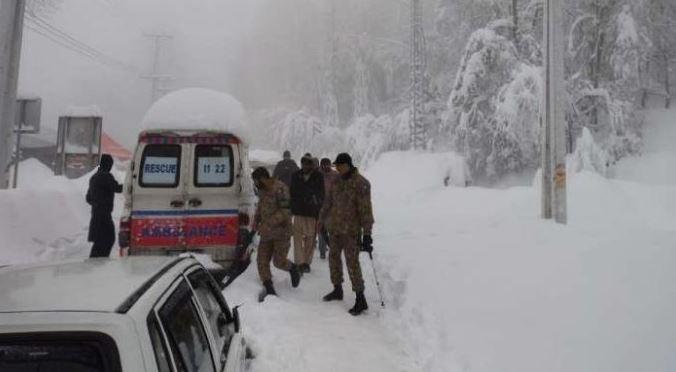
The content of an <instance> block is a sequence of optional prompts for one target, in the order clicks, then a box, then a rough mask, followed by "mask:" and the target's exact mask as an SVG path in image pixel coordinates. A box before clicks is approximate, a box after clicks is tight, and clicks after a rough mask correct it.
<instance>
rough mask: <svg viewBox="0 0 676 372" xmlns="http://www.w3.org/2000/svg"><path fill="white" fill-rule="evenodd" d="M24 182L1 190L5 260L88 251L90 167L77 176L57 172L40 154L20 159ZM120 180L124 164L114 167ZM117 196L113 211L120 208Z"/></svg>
mask: <svg viewBox="0 0 676 372" xmlns="http://www.w3.org/2000/svg"><path fill="white" fill-rule="evenodd" d="M19 169H20V170H19V187H18V188H17V189H14V190H0V241H2V244H1V245H0V265H6V264H17V263H31V262H43V261H51V260H58V259H66V258H73V257H87V256H88V254H89V250H90V248H91V243H89V242H87V229H88V225H89V213H90V207H89V205H88V204H87V203H86V202H85V197H84V196H85V193H86V191H87V187H88V184H89V178H90V177H91V173H90V174H88V175H85V176H83V177H81V178H79V179H76V180H69V179H67V178H65V177H60V176H54V174H53V173H52V171H51V169H49V168H48V167H46V166H45V165H43V164H42V163H40V162H39V161H37V160H35V159H28V160H25V161H23V162H21V165H20V168H19ZM113 174H114V175H115V177H116V178H117V180H118V181H122V180H123V179H124V178H123V177H124V170H121V169H118V168H117V167H116V168H115V169H114V171H113ZM121 202H122V199H121V198H119V197H117V198H116V210H115V214H114V217H115V218H118V217H119V216H117V214H118V213H119V212H120V211H121Z"/></svg>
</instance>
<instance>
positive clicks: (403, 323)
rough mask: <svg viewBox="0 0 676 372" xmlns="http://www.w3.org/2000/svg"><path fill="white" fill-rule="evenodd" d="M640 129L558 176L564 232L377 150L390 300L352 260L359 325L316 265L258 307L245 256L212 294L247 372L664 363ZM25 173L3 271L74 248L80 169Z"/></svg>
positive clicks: (670, 206)
mask: <svg viewBox="0 0 676 372" xmlns="http://www.w3.org/2000/svg"><path fill="white" fill-rule="evenodd" d="M651 122H652V124H651V126H650V127H649V129H648V132H647V134H646V149H645V153H644V155H643V156H641V157H638V158H634V159H626V160H624V161H623V162H621V163H620V164H618V165H617V166H616V167H614V168H613V169H611V171H610V174H611V175H614V177H616V178H617V179H606V178H603V177H601V176H599V175H597V174H594V173H585V172H583V173H579V174H574V175H571V177H570V183H569V202H570V204H569V220H570V223H569V225H568V226H559V225H556V224H554V223H551V222H548V221H543V220H541V219H540V218H539V216H538V211H539V205H538V203H539V195H538V192H537V190H538V188H537V186H535V187H515V188H509V189H505V190H494V189H482V188H473V187H470V188H461V187H444V186H443V181H444V178H445V177H446V176H447V175H449V172H451V173H452V172H454V169H455V168H454V167H446V166H445V167H440V166H439V165H438V164H439V162H438V161H439V159H442V158H443V157H444V156H446V155H444V154H441V155H429V154H415V153H389V154H385V155H383V156H382V157H381V158H380V159H379V160H378V161H376V162H375V163H374V164H373V166H371V167H370V168H369V169H367V170H366V172H365V173H366V175H367V177H369V179H370V180H371V182H372V185H373V195H374V205H375V212H376V220H377V222H376V229H375V237H374V240H375V249H376V253H375V255H376V262H377V269H378V271H379V274H380V276H381V278H380V279H381V282H382V284H383V286H384V290H385V295H386V302H387V306H388V307H387V308H386V309H384V310H383V309H380V308H378V306H377V305H378V300H377V292H376V290H375V287H374V284H373V277H372V273H371V271H370V267H369V262H368V261H367V259H366V257H365V256H364V257H362V264H363V265H364V267H363V269H364V276H365V278H366V281H367V299H368V300H369V304H370V306H371V309H370V310H369V312H368V314H367V315H366V316H364V317H360V318H356V319H355V318H353V317H351V316H349V315H348V314H347V312H346V311H347V309H348V308H349V307H350V306H351V305H352V301H353V295H352V294H351V293H349V292H347V293H346V300H345V301H344V302H342V303H330V304H326V303H323V302H321V301H320V298H321V296H322V295H323V294H325V293H326V292H327V291H328V290H329V289H330V283H329V280H328V273H327V268H326V262H325V261H321V260H319V259H317V260H316V261H315V263H314V265H313V272H312V273H311V274H309V275H306V276H305V277H304V279H303V281H302V282H301V286H300V287H299V288H298V289H291V288H290V284H289V279H288V276H287V274H285V273H282V272H279V271H276V270H275V269H273V273H274V275H275V280H276V286H277V290H278V292H279V294H280V297H279V298H270V299H268V300H266V302H265V303H263V304H258V303H257V302H256V300H255V297H256V293H257V292H258V289H259V283H258V280H257V275H256V270H255V265H252V266H251V267H250V268H249V270H248V271H247V272H246V273H245V274H243V276H242V277H240V279H238V281H237V282H235V283H234V284H233V285H232V286H231V287H230V288H229V289H227V290H226V292H225V294H226V296H227V297H228V299H229V301H230V303H231V304H232V305H237V304H239V303H244V306H243V307H242V316H243V323H244V332H245V336H246V337H247V339H248V340H250V342H251V343H252V345H253V346H254V349H255V352H256V353H257V355H258V358H257V359H256V360H255V361H254V362H253V363H252V365H251V367H252V368H251V369H252V370H254V371H290V370H293V371H317V370H332V371H379V370H383V371H391V370H394V371H416V370H419V371H590V372H599V371H613V372H616V371H639V370H640V371H665V370H676V354H674V353H673V345H676V284H674V283H676V270H674V269H673V268H674V267H676V183H674V178H673V174H670V173H669V170H670V168H673V167H670V168H667V166H668V165H669V164H673V161H671V160H672V159H676V149H674V146H673V143H675V142H676V138H675V135H676V129H675V128H676V126H674V125H673V123H674V122H676V111H671V112H657V113H655V114H653V115H651ZM449 156H450V155H449ZM22 175H23V176H22V177H23V178H22V180H21V185H20V189H18V190H10V191H2V192H0V239H1V240H2V241H3V245H2V246H0V265H1V264H6V263H14V262H26V261H42V260H53V259H57V258H64V257H84V256H86V254H87V253H88V249H89V244H88V243H86V242H85V241H84V237H85V236H86V234H85V232H86V231H85V229H86V225H87V220H88V209H87V205H86V204H85V203H84V197H83V195H84V190H85V189H86V182H87V178H86V177H85V178H83V179H80V180H76V181H68V180H65V179H63V178H59V177H53V176H51V175H50V174H49V172H48V170H46V169H44V168H43V167H42V166H40V165H39V164H36V163H35V162H31V161H29V162H27V164H24V167H23V168H22ZM117 178H118V180H119V181H121V180H122V178H123V177H122V176H121V175H119V174H118V175H117ZM119 210H120V209H119V208H118V211H119Z"/></svg>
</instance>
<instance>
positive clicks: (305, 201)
mask: <svg viewBox="0 0 676 372" xmlns="http://www.w3.org/2000/svg"><path fill="white" fill-rule="evenodd" d="M301 166H302V169H301V170H300V171H298V172H296V173H294V174H293V177H291V214H292V215H293V256H294V262H295V263H296V264H297V265H298V267H299V268H300V270H301V271H302V272H305V273H309V272H310V264H312V257H313V255H314V249H315V241H316V238H317V218H318V217H319V211H320V210H321V209H322V205H323V203H324V176H323V175H322V173H321V172H319V170H318V169H316V168H315V167H314V165H313V162H312V158H309V157H304V158H303V159H302V160H301Z"/></svg>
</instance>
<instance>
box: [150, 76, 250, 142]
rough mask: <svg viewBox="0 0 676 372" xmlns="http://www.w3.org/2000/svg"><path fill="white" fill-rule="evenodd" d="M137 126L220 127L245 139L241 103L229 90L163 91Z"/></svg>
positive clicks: (174, 128) (203, 128)
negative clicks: (166, 92) (163, 93)
mask: <svg viewBox="0 0 676 372" xmlns="http://www.w3.org/2000/svg"><path fill="white" fill-rule="evenodd" d="M141 127H142V128H143V130H145V131H151V130H190V131H201V130H204V131H221V132H227V133H230V134H232V135H234V136H237V137H239V138H240V139H241V140H243V141H244V142H249V141H248V140H249V129H248V127H247V125H246V119H245V114H244V108H243V107H242V104H241V103H240V102H239V101H238V100H236V99H235V98H233V97H232V96H230V95H229V94H225V93H221V92H217V91H215V90H210V89H202V88H188V89H182V90H178V91H175V92H172V93H169V94H167V95H166V96H164V97H162V98H161V99H159V100H158V101H157V102H155V103H154V104H153V105H152V106H151V107H150V109H148V112H147V113H146V115H145V117H144V118H143V121H142V123H141Z"/></svg>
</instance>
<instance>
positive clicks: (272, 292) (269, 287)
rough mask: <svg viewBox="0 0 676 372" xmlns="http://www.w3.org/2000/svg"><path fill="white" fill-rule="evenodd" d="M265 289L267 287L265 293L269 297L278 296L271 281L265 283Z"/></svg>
mask: <svg viewBox="0 0 676 372" xmlns="http://www.w3.org/2000/svg"><path fill="white" fill-rule="evenodd" d="M263 287H265V292H266V293H267V295H268V296H277V292H276V291H275V286H274V285H272V281H271V280H268V281H266V282H263Z"/></svg>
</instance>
